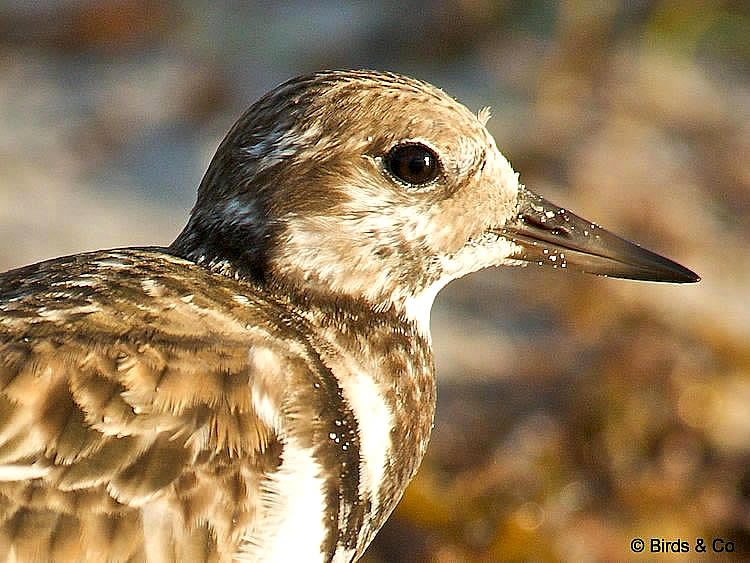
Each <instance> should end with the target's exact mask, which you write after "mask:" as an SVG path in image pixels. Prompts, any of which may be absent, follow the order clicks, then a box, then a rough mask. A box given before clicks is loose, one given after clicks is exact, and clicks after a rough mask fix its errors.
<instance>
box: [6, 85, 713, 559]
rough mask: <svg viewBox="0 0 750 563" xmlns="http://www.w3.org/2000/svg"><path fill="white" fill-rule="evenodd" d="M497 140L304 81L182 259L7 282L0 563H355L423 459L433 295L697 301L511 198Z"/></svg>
mask: <svg viewBox="0 0 750 563" xmlns="http://www.w3.org/2000/svg"><path fill="white" fill-rule="evenodd" d="M488 117H489V114H488V112H487V111H482V112H480V113H479V114H478V115H474V114H472V113H471V112H470V111H469V110H468V109H466V108H465V107H464V106H462V105H461V104H459V103H458V102H456V101H455V100H454V99H452V98H451V97H449V96H448V95H446V94H445V93H444V92H443V91H442V90H439V89H437V88H435V87H433V86H431V85H429V84H426V83H424V82H420V81H417V80H413V79H411V78H407V77H404V76H400V75H396V74H390V73H379V72H371V71H325V72H319V73H316V74H312V75H308V76H303V77H299V78H295V79H293V80H290V81H289V82H286V83H285V84H282V85H281V86H279V87H278V88H276V89H275V90H273V91H271V92H270V93H268V94H267V95H265V96H264V97H263V98H261V99H260V100H259V101H258V102H256V103H255V104H254V105H253V106H252V107H250V109H248V110H247V112H246V113H245V114H244V115H243V116H242V117H241V118H240V119H239V121H237V123H236V124H235V125H234V126H233V128H232V129H231V130H230V132H229V133H228V135H227V136H226V138H225V139H224V141H223V142H222V143H221V145H220V146H219V148H218V151H217V153H216V155H215V156H214V158H213V160H212V162H211V164H210V166H209V168H208V171H207V172H206V174H205V176H204V178H203V181H202V183H201V185H200V188H199V190H198V198H197V203H196V205H195V207H194V209H193V210H192V213H191V215H190V218H189V221H188V223H187V226H186V227H185V229H184V230H183V231H182V233H181V234H180V235H179V236H178V238H177V239H176V240H175V241H174V243H172V245H171V246H169V247H166V248H158V247H151V248H122V249H117V250H105V251H99V252H89V253H84V254H76V255H73V256H67V257H63V258H56V259H53V260H48V261H46V262H41V263H38V264H34V265H30V266H26V267H23V268H19V269H16V270H11V271H9V272H6V273H4V274H0V553H6V554H9V555H8V558H9V560H11V561H19V562H20V561H23V562H26V561H45V562H46V561H149V562H162V561H181V562H183V561H191V562H192V561H196V562H197V561H231V560H233V559H236V560H251V561H269V562H270V561H274V562H275V561H278V562H286V561H334V562H348V561H355V560H357V559H358V558H359V557H360V556H361V555H362V553H363V552H364V551H365V549H366V547H367V545H368V544H369V543H370V541H371V540H372V539H373V537H374V536H375V534H376V533H377V531H378V529H379V528H380V527H381V526H382V525H383V523H384V522H385V521H386V519H387V518H388V516H389V515H390V513H391V512H392V511H393V509H394V507H395V506H396V504H397V503H398V501H399V499H400V498H401V495H402V493H403V492H404V489H405V488H406V486H407V484H408V483H409V481H410V479H411V478H412V477H413V476H414V474H415V472H416V471H417V468H418V467H419V464H420V462H421V460H422V457H423V455H424V453H425V449H426V447H427V443H428V439H429V436H430V431H431V428H432V423H433V414H434V411H435V376H434V368H433V360H432V351H431V341H430V331H429V318H430V308H431V306H432V302H433V300H434V298H435V295H436V294H437V292H438V291H439V290H440V289H441V288H442V287H444V286H445V285H446V284H447V283H448V282H450V281H451V280H454V279H456V278H458V277H461V276H463V275H465V274H469V273H471V272H474V271H476V270H479V269H482V268H487V267H490V266H501V265H507V266H517V265H522V264H529V263H532V264H533V263H537V264H541V265H542V266H548V267H552V268H557V269H559V270H581V271H585V272H590V273H594V274H600V275H606V276H613V277H622V278H632V279H638V280H652V281H661V282H676V283H681V282H695V281H697V280H698V277H697V276H696V275H695V274H694V273H693V272H691V271H690V270H688V269H686V268H684V267H682V266H680V265H678V264H676V263H674V262H672V261H670V260H668V259H666V258H663V257H661V256H658V255H656V254H654V253H652V252H650V251H648V250H645V249H643V248H641V247H639V246H637V245H634V244H632V243H629V242H626V241H625V240H623V239H621V238H618V237H616V236H615V235H613V234H611V233H609V232H607V231H606V230H604V229H602V228H601V227H599V226H598V225H596V224H594V223H591V222H589V221H587V220H584V219H581V218H580V217H578V216H576V215H574V214H573V213H571V212H569V211H567V210H565V209H562V208H560V207H557V206H556V205H553V204H552V203H550V202H548V201H546V200H545V199H543V198H541V197H540V196H538V195H535V194H534V193H532V192H531V191H529V190H528V189H526V188H525V187H524V186H523V185H522V184H520V183H519V178H518V175H517V174H516V173H515V172H514V171H513V169H512V168H511V166H510V164H509V163H508V161H507V160H506V159H505V157H504V156H503V155H502V154H501V153H500V152H499V151H498V149H497V148H496V146H495V142H494V140H493V138H492V136H491V135H490V134H489V133H488V131H487V129H486V128H485V123H486V121H487V119H488Z"/></svg>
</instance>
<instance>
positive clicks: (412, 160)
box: [386, 143, 440, 186]
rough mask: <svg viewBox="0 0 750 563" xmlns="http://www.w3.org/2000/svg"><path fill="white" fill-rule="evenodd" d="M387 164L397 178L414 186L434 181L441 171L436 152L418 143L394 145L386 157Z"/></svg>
mask: <svg viewBox="0 0 750 563" xmlns="http://www.w3.org/2000/svg"><path fill="white" fill-rule="evenodd" d="M386 166H387V167H388V171H389V172H390V173H391V174H393V175H394V176H395V177H396V178H398V179H399V180H401V181H402V182H406V183H407V184H411V185H412V186H421V185H424V184H427V183H429V182H432V181H433V180H434V179H435V178H437V176H438V173H439V172H440V163H439V162H438V157H437V155H436V154H435V152H434V151H433V150H432V149H430V148H427V147H426V146H424V145H421V144H418V143H408V144H404V145H397V146H395V147H393V148H392V149H391V151H390V152H389V153H388V156H387V158H386Z"/></svg>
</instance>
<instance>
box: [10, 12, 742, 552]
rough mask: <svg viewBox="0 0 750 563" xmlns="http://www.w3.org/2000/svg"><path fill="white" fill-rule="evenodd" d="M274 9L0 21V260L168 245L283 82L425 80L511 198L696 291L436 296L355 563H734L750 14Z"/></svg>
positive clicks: (499, 288)
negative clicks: (659, 258)
mask: <svg viewBox="0 0 750 563" xmlns="http://www.w3.org/2000/svg"><path fill="white" fill-rule="evenodd" d="M271 4H273V3H264V4H263V5H257V6H255V5H251V4H243V3H208V2H198V1H197V0H193V1H186V2H177V1H171V2H148V1H146V0H105V1H104V2H89V1H84V0H66V1H63V0H57V1H54V2H47V3H29V2H22V1H20V0H11V1H9V2H5V3H3V5H2V6H0V170H2V174H1V175H0V176H1V177H2V180H0V268H2V269H5V268H9V267H12V266H16V265H21V264H23V263H28V262H32V261H36V260H39V259H42V258H45V257H49V256H53V255H58V254H63V253H70V252H77V251H81V250H85V249H93V248H101V247H108V246H116V245H126V244H127V245H133V244H153V243H157V244H158V243H166V242H168V241H169V240H170V239H171V237H173V236H174V235H175V234H176V233H177V232H178V230H179V229H180V228H181V226H182V224H183V222H184V220H185V217H186V215H187V211H188V209H189V208H190V206H191V205H192V201H193V198H194V194H195V187H196V186H197V184H198V182H199V180H200V175H201V174H202V171H203V169H204V168H205V165H206V164H207V162H208V159H209V158H210V156H211V154H212V153H213V151H214V149H215V148H216V145H217V144H218V141H219V140H220V138H221V135H223V133H224V132H225V131H226V130H227V129H228V127H229V126H230V125H231V123H232V121H233V119H234V118H236V117H237V116H238V115H239V114H240V112H241V111H242V109H243V108H244V107H245V106H246V105H247V104H249V103H250V102H252V101H253V100H254V99H255V98H256V97H257V96H259V95H260V94H262V93H263V92H264V91H266V90H268V89H270V88H271V87H273V86H274V85H275V84H277V83H279V82H281V81H282V80H284V79H286V78H289V77H291V76H294V75H296V74H299V73H302V72H307V71H312V70H317V69H320V68H331V67H370V68H378V69H385V70H395V71H400V72H404V73H408V74H412V75H415V76H417V77H419V78H423V79H426V80H429V81H432V82H434V83H436V84H437V85H439V86H441V87H443V88H445V89H446V90H447V91H448V92H450V93H451V94H453V95H455V96H456V97H458V98H459V99H461V100H462V101H464V102H465V103H467V105H469V106H470V107H472V108H473V109H475V110H478V109H479V108H481V107H482V106H484V105H491V106H492V108H493V114H494V117H493V118H492V120H491V121H490V123H489V128H490V130H491V131H492V132H493V134H494V135H495V137H496V139H497V142H498V146H500V147H501V148H502V150H503V151H504V153H505V154H506V155H507V156H508V157H509V158H510V159H511V161H512V162H513V164H514V166H515V167H516V169H517V170H519V171H520V172H521V177H522V180H523V181H524V182H525V183H526V184H527V185H528V186H530V187H531V188H533V189H534V190H535V191H537V192H539V193H542V194H543V195H545V197H547V198H549V199H551V200H553V201H556V202H558V203H561V204H565V205H566V206H570V208H571V209H573V210H574V211H576V212H578V213H579V214H581V215H583V216H584V217H587V218H590V219H592V220H595V221H597V222H600V223H601V224H603V225H604V226H605V227H608V228H610V229H611V230H614V231H616V232H618V233H621V234H623V235H625V236H626V237H628V238H632V239H634V240H637V241H639V242H641V243H643V244H644V245H646V246H648V247H650V248H652V249H653V250H656V251H658V252H661V253H665V254H667V255H669V256H670V257H672V258H675V259H677V260H678V261H680V262H683V263H685V264H686V265H687V266H689V267H691V268H693V269H694V270H696V271H697V272H699V273H700V274H701V275H702V276H703V278H704V279H703V281H702V282H701V283H700V284H698V285H696V286H691V287H676V286H657V285H653V284H643V283H633V282H624V281H616V280H605V279H596V278H591V277H586V276H583V275H575V274H568V275H563V274H560V273H559V272H549V271H542V270H537V269H535V268H528V269H524V270H517V271H515V270H514V271H505V270H503V271H499V270H496V271H488V272H483V273H480V274H476V275H474V276H471V277H469V278H467V279H466V280H462V281H461V282H456V283H455V284H453V285H452V286H450V287H449V288H448V289H446V290H445V291H444V292H443V294H441V297H440V298H439V299H438V303H437V305H436V308H435V312H434V315H433V317H434V318H433V330H434V334H433V341H434V345H435V348H436V355H437V366H438V373H439V377H440V381H441V386H440V398H439V406H438V414H437V419H436V423H435V433H434V437H433V442H432V445H431V448H430V450H429V452H428V456H427V459H426V461H425V464H424V466H423V468H422V470H421V472H420V473H419V475H418V477H417V478H416V480H415V481H414V483H413V485H412V486H411V487H410V489H409V490H408V492H407V493H406V495H405V497H404V500H403V502H402V503H401V505H400V506H399V508H398V509H397V511H396V512H395V513H394V516H393V517H392V518H391V520H390V521H389V523H388V524H387V525H386V527H385V529H384V530H383V532H382V533H381V534H380V535H379V536H378V538H377V539H376V541H375V543H374V544H373V546H372V547H371V549H370V550H369V551H368V554H367V556H366V559H367V561H369V563H375V562H380V561H384V562H385V561H394V562H395V561H500V560H516V561H527V560H533V561H558V560H565V561H601V560H630V559H633V558H635V557H636V555H635V554H633V553H632V552H631V551H630V542H631V540H632V539H633V538H636V537H640V538H644V539H645V540H646V542H647V546H648V542H649V541H650V538H663V539H665V540H667V541H672V540H675V539H681V540H687V541H689V542H690V545H691V548H692V546H693V545H694V543H695V538H697V537H702V538H705V539H708V540H710V539H711V538H713V537H722V538H725V539H729V540H733V541H734V542H735V543H736V546H737V552H736V553H734V554H723V555H722V556H721V559H722V560H727V561H729V560H747V559H748V558H750V469H749V468H750V328H748V327H750V305H748V289H747V288H748V287H750V244H749V243H748V241H749V240H750V3H747V2H743V1H741V0H735V1H729V0H727V1H723V2H722V1H709V0H703V1H702V0H688V1H678V0H670V1H666V0H665V1H641V2H589V1H587V2H572V1H571V2H561V3H554V2H523V1H521V0H516V1H504V2H502V1H500V2H498V1H497V0H491V1H490V0H465V1H460V2H447V1H439V2H426V1H425V2H415V1H406V2H403V1H402V2H372V3H356V4H351V5H343V6H342V5H339V3H334V2H319V3H309V2H302V1H298V2H291V3H284V5H283V6H281V5H275V4H274V5H271ZM279 4H281V3H279ZM646 553H647V554H648V547H647V550H646ZM643 557H644V558H652V559H654V560H657V559H661V560H664V559H666V560H671V559H672V558H675V559H676V558H680V560H691V561H693V560H696V559H700V558H701V557H705V558H706V559H712V558H713V557H714V555H713V554H711V553H710V548H709V552H708V553H707V554H704V555H701V554H696V553H694V552H691V553H690V554H687V555H686V554H666V555H665V554H663V553H662V554H648V555H644V556H643Z"/></svg>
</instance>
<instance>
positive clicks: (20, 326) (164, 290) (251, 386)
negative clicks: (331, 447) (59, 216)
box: [0, 251, 301, 561]
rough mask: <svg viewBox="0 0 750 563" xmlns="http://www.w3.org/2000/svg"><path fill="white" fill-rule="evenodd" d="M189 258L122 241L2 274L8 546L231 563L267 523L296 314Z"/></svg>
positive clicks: (63, 556) (43, 557)
mask: <svg viewBox="0 0 750 563" xmlns="http://www.w3.org/2000/svg"><path fill="white" fill-rule="evenodd" d="M183 262H184V261H181V260H179V259H176V258H172V257H170V256H166V255H164V254H161V253H159V252H147V251H118V253H116V254H113V253H92V254H89V255H85V256H84V257H81V256H78V257H71V258H67V259H59V260H55V261H50V262H46V263H41V264H37V265H34V266H31V267H27V268H24V269H21V270H15V271H11V272H7V273H6V274H2V275H0V552H5V553H9V552H11V549H12V550H14V552H15V554H16V557H17V560H19V561H73V560H81V559H85V560H105V559H106V560H117V561H130V560H133V561H135V560H141V559H145V558H148V559H149V560H152V559H153V560H165V561H169V560H183V561H188V560H190V561H201V560H223V559H225V558H227V557H228V554H229V552H231V551H232V550H234V549H236V544H237V542H238V541H239V536H240V535H241V533H242V532H243V531H244V530H246V529H247V528H248V527H249V526H250V525H251V524H252V522H253V518H254V517H255V516H256V515H257V511H258V510H259V507H260V503H261V499H260V490H261V487H260V486H259V484H260V481H261V479H262V477H263V475H264V474H267V473H268V472H269V471H272V470H273V469H274V468H275V467H277V466H278V465H279V463H280V454H281V445H280V441H279V437H278V435H277V432H276V429H274V428H273V426H274V424H273V408H271V409H269V407H268V405H275V406H277V407H279V406H280V405H281V404H282V401H283V398H282V397H281V396H280V393H282V390H283V389H284V387H285V385H284V378H285V377H287V375H288V374H289V373H291V372H293V371H294V370H299V369H301V368H300V367H299V362H298V361H297V360H295V358H293V357H292V356H291V355H290V352H288V351H284V349H283V347H282V346H281V345H280V344H281V335H280V334H279V331H280V330H281V329H282V328H283V327H281V328H280V323H279V321H278V317H279V316H280V315H283V314H284V311H283V308H279V306H278V305H274V304H269V303H267V302H265V301H263V299H262V298H260V297H258V296H257V295H255V294H253V292H252V291H249V288H250V286H243V285H241V284H234V282H233V281H232V280H229V281H231V282H232V283H226V284H224V283H223V282H222V283H217V280H216V277H217V276H214V275H212V274H210V273H209V272H206V271H205V270H203V269H201V268H198V267H196V266H194V265H190V263H187V262H184V263H183ZM186 273H187V274H191V273H192V275H187V276H186ZM243 289H244V290H245V291H244V294H243V293H241V292H240V291H239V290H243ZM259 397H262V399H263V401H264V405H266V406H265V407H264V408H265V411H266V412H264V413H260V414H262V415H264V416H259V412H258V410H260V407H258V404H259V403H258V399H259ZM269 413H270V414H269ZM227 550H228V551H227Z"/></svg>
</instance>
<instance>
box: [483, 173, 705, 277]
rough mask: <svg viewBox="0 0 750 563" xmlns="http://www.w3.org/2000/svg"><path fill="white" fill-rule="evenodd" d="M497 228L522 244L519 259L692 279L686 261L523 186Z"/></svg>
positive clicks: (617, 274)
mask: <svg viewBox="0 0 750 563" xmlns="http://www.w3.org/2000/svg"><path fill="white" fill-rule="evenodd" d="M497 233H498V234H499V235H501V236H502V237H503V238H506V239H508V240H511V241H513V242H514V243H516V244H517V245H518V246H519V247H521V250H520V251H519V253H518V254H517V255H516V256H515V258H517V259H519V260H526V261H529V262H536V263H538V264H539V265H542V266H544V265H547V266H552V267H554V268H558V269H568V270H577V271H581V272H588V273H590V274H597V275H600V276H610V277H613V278H626V279H631V280H645V281H656V282H669V283H693V282H697V281H700V277H699V276H698V275H697V274H695V273H694V272H691V271H690V270H688V269H687V268H685V267H684V266H680V265H679V264H677V263H676V262H672V261H671V260H669V259H667V258H664V257H663V256H659V255H658V254H655V253H653V252H651V251H650V250H646V249H645V248H641V247H640V246H638V245H637V244H634V243H632V242H628V241H626V240H624V239H621V238H620V237H618V236H617V235H614V234H612V233H610V232H609V231H606V230H605V229H602V228H601V227H600V226H598V225H596V224H594V223H592V222H591V221H587V220H585V219H582V218H581V217H578V216H577V215H574V214H573V213H571V212H569V211H567V210H565V209H562V208H560V207H558V206H557V205H555V204H553V203H550V202H549V201H547V200H545V199H544V198H542V197H540V196H538V195H536V194H535V193H533V192H530V191H528V190H527V189H526V188H523V187H522V188H521V190H520V192H519V194H518V215H517V216H516V218H515V219H514V220H512V221H508V222H507V223H506V224H505V226H504V227H503V228H502V229H498V231H497Z"/></svg>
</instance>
